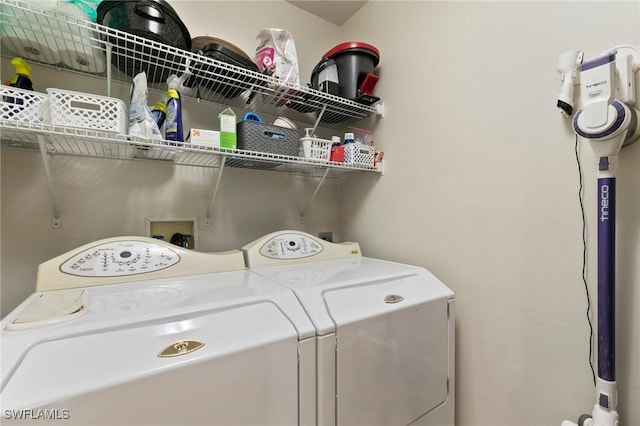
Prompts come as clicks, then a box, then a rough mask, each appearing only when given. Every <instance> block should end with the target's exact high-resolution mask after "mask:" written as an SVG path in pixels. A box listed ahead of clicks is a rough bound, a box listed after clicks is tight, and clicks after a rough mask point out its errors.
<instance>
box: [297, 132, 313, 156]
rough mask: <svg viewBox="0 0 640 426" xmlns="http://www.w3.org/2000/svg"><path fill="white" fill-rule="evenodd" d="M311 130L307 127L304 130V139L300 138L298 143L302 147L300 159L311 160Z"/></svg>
mask: <svg viewBox="0 0 640 426" xmlns="http://www.w3.org/2000/svg"><path fill="white" fill-rule="evenodd" d="M312 130H313V128H311V127H307V128H305V129H304V137H302V138H300V143H301V145H302V157H304V158H311V145H312V144H313V136H312V135H311V131H312Z"/></svg>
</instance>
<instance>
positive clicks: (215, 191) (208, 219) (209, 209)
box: [204, 155, 227, 226]
mask: <svg viewBox="0 0 640 426" xmlns="http://www.w3.org/2000/svg"><path fill="white" fill-rule="evenodd" d="M226 162H227V156H226V155H224V156H223V157H222V160H221V163H220V171H219V172H218V178H217V179H216V186H215V188H214V189H213V195H212V196H211V201H210V202H209V207H207V217H206V218H205V221H204V226H211V214H212V213H213V203H214V202H215V200H216V195H217V194H218V187H219V186H220V181H221V180H222V172H223V171H224V164H225V163H226Z"/></svg>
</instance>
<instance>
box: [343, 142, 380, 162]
mask: <svg viewBox="0 0 640 426" xmlns="http://www.w3.org/2000/svg"><path fill="white" fill-rule="evenodd" d="M374 154H375V152H374V148H373V147H372V146H371V145H365V144H361V143H357V142H355V143H348V144H346V145H345V146H344V162H345V163H349V164H360V165H363V166H370V167H373V157H374Z"/></svg>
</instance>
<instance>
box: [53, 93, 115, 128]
mask: <svg viewBox="0 0 640 426" xmlns="http://www.w3.org/2000/svg"><path fill="white" fill-rule="evenodd" d="M47 92H48V93H49V106H50V108H51V124H56V125H61V126H69V127H79V128H82V129H91V130H104V131H107V132H115V133H120V134H123V135H124V134H126V133H127V125H128V118H127V110H126V107H125V104H124V102H122V101H121V100H120V99H116V98H109V97H107V96H99V95H92V94H89V93H80V92H72V91H70V90H61V89H47Z"/></svg>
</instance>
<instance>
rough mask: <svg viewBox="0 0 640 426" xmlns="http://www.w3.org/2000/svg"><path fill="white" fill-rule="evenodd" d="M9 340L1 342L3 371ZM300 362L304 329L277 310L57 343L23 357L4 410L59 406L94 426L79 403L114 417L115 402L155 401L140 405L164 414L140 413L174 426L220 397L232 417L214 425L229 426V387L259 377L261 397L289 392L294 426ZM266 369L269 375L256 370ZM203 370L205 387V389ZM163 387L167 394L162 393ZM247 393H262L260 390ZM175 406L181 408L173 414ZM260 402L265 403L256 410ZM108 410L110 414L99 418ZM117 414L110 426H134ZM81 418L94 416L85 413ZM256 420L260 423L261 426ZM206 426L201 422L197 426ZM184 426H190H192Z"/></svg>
mask: <svg viewBox="0 0 640 426" xmlns="http://www.w3.org/2000/svg"><path fill="white" fill-rule="evenodd" d="M5 337H6V336H3V339H2V340H3V348H2V350H3V369H4V368H5V365H4V364H5V362H4V361H5V357H4V355H5V354H4V352H5V350H6V348H5V345H6V343H5V342H6V340H5ZM236 354H237V356H236ZM297 354H298V333H297V331H296V329H295V328H294V327H293V325H292V323H291V321H290V320H289V319H288V318H287V316H286V315H285V313H283V311H282V310H281V309H280V308H279V307H278V306H277V305H276V304H274V303H271V302H268V301H260V302H255V303H247V304H245V305H243V306H235V307H233V308H231V309H209V310H205V311H201V312H188V313H184V314H181V315H176V316H172V317H167V318H162V317H158V318H156V319H154V320H152V321H145V322H138V323H134V324H130V325H128V326H117V327H110V328H105V329H102V330H97V331H91V332H89V331H87V332H84V333H69V334H67V335H58V336H55V337H54V336H52V338H50V339H41V340H39V341H37V342H33V343H32V344H30V345H28V346H27V347H26V348H25V349H24V351H23V352H22V353H21V354H20V355H21V356H20V358H19V362H17V363H16V364H15V365H13V366H11V367H12V368H11V371H10V374H8V375H7V376H6V377H5V380H4V383H3V388H2V408H3V409H21V408H32V407H41V406H60V405H62V407H65V408H69V405H68V404H71V405H72V408H71V416H72V417H73V420H74V422H77V423H76V424H81V423H82V422H83V419H84V420H85V421H87V422H89V421H91V419H92V417H91V413H90V412H88V413H84V417H82V418H80V417H81V416H80V413H79V412H76V408H78V407H77V406H78V404H77V403H76V401H77V400H78V399H79V400H80V401H82V400H84V399H89V402H90V403H93V404H94V405H96V403H98V404H99V403H100V401H101V400H102V401H103V404H105V406H107V407H111V406H112V405H113V404H114V398H113V395H114V394H117V395H120V397H123V396H125V397H126V396H128V397H129V398H131V397H133V396H134V395H135V394H137V393H140V394H146V395H152V394H153V395H154V397H153V398H148V397H141V399H140V403H141V404H147V406H148V405H149V404H150V403H151V402H154V400H155V402H156V403H157V404H152V405H151V406H148V407H146V408H147V409H148V411H147V410H145V409H143V408H145V407H144V406H143V407H139V408H140V410H142V411H143V415H144V416H147V417H145V419H144V421H145V422H148V423H151V424H161V423H163V422H164V421H166V419H167V418H172V417H171V416H174V412H176V411H178V412H181V411H183V410H185V407H183V405H185V406H188V407H191V410H196V411H197V408H198V407H192V405H193V402H192V401H191V400H192V399H198V398H199V399H200V400H199V401H198V404H202V403H204V401H202V396H205V397H206V398H211V396H212V393H213V394H215V399H216V401H210V404H211V406H212V407H216V408H214V409H213V411H217V410H221V411H224V413H220V412H217V413H212V415H211V417H212V418H217V419H225V420H224V421H226V422H229V421H233V420H234V419H233V414H234V412H236V413H237V407H236V403H235V400H237V393H236V394H234V393H230V394H227V391H228V387H232V385H230V383H232V381H233V377H236V379H237V380H245V379H239V378H238V377H240V378H241V377H243V375H250V377H251V378H252V379H253V383H251V386H256V387H257V388H266V389H271V390H275V389H278V390H279V389H280V387H282V386H285V385H286V386H285V387H286V388H285V389H282V393H283V394H285V393H286V394H287V395H288V396H287V399H286V401H288V402H290V403H289V404H287V406H286V407H287V410H289V411H290V413H289V414H291V415H290V416H288V417H287V420H286V421H287V422H288V421H291V420H295V419H297V404H298V399H297V393H296V392H295V389H296V385H297V380H298V378H297V377H298V372H297ZM231 355H233V356H231ZM265 361H267V362H268V365H267V367H268V368H266V369H265V368H260V369H256V368H251V365H256V363H260V362H265ZM203 363H207V364H206V365H203ZM247 363H249V364H250V365H247ZM223 366H224V367H225V368H223ZM203 369H204V370H203ZM198 370H199V371H200V373H199V376H200V379H201V380H198V379H197V377H198V374H197V371H198ZM181 372H182V373H181ZM213 372H215V374H214V373H213ZM276 372H277V373H278V374H276ZM194 373H196V374H194ZM150 377H157V380H150V379H149V378H150ZM170 377H172V379H171V380H168V379H169V378H170ZM194 377H195V378H196V379H195V380H194ZM245 381H246V380H245ZM163 383H164V385H160V386H159V384H163ZM245 385H249V383H245ZM154 387H159V388H160V389H157V388H156V389H155V390H154ZM246 391H247V394H252V395H253V394H255V393H256V392H255V391H253V390H251V389H248V390H246ZM156 393H157V395H156ZM88 395H89V396H90V398H88V397H87V396H88ZM108 395H112V397H111V398H110V397H109V396H108ZM156 396H157V398H156ZM120 399H122V398H120ZM115 400H116V401H117V400H118V398H115ZM262 400H265V398H264V397H262ZM176 401H178V404H177V405H178V407H172V404H175V403H176ZM258 401H260V399H259V398H258V399H257V400H256V403H257V402H258ZM121 402H122V401H120V403H121ZM158 402H161V403H158ZM137 405H138V401H136V404H134V407H133V409H134V410H138V407H136V406H137ZM121 408H122V407H121ZM152 408H153V409H152ZM268 408H269V407H264V409H265V410H268ZM282 408H284V407H282ZM122 409H123V410H124V409H125V408H122ZM103 410H105V409H104V407H102V408H101V409H100V411H103ZM113 410H115V413H105V416H112V415H117V416H119V418H118V417H114V418H115V419H117V420H118V424H122V422H125V423H126V422H127V421H128V420H129V419H128V417H127V416H126V415H124V416H123V415H122V413H123V411H122V410H120V409H118V407H113ZM78 411H80V412H84V411H86V410H83V409H82V406H81V404H80V407H79V408H78ZM248 411H251V410H248ZM133 414H134V415H136V413H133ZM186 414H189V413H186ZM263 414H264V413H262V415H263ZM137 415H138V416H139V415H140V413H137ZM250 415H253V414H251V413H249V412H246V413H242V414H241V415H239V417H240V418H242V419H246V418H247V416H250ZM93 416H95V413H93ZM191 417H193V416H192V415H191ZM249 418H251V419H252V420H253V421H254V422H255V421H257V420H258V419H259V417H257V418H256V417H249ZM192 420H193V419H192ZM201 420H202V417H199V420H198V421H201ZM103 421H104V419H103ZM174 421H178V419H174ZM106 423H109V424H110V422H106ZM85 424H88V423H85ZM163 424H164V423H163ZM174 424H175V423H174ZM180 424H187V423H186V420H184V419H183V422H180ZM190 424H196V423H193V422H191V423H190ZM220 424H222V423H220ZM245 424H250V423H245Z"/></svg>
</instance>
